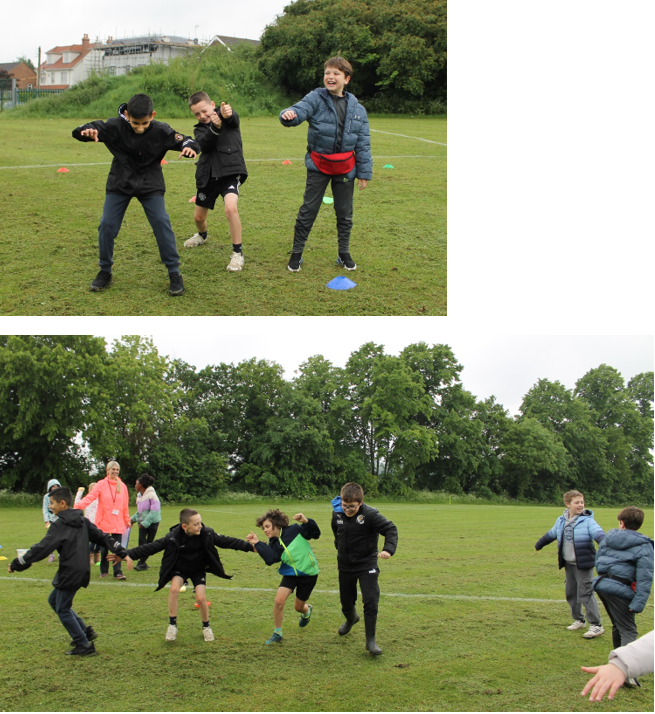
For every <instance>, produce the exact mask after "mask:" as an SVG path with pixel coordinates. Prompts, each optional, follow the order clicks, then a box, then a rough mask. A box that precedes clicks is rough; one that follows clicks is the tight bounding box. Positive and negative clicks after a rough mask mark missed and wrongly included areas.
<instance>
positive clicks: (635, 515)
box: [617, 506, 644, 531]
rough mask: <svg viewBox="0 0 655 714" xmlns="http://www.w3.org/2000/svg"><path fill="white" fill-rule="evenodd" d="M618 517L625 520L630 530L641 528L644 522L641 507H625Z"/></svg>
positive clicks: (624, 523)
mask: <svg viewBox="0 0 655 714" xmlns="http://www.w3.org/2000/svg"><path fill="white" fill-rule="evenodd" d="M617 519H618V520H619V521H623V525H624V526H625V527H626V528H627V529H628V530H629V531H638V530H639V529H640V528H641V524H642V523H643V522H644V512H643V511H642V510H641V508H636V507H635V506H628V507H627V508H624V509H623V510H622V511H621V513H619V515H618V516H617Z"/></svg>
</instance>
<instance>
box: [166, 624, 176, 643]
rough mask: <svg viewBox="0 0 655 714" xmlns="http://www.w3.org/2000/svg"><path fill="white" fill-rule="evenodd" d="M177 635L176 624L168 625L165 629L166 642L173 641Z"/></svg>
mask: <svg viewBox="0 0 655 714" xmlns="http://www.w3.org/2000/svg"><path fill="white" fill-rule="evenodd" d="M176 637H177V625H169V626H168V629H167V630H166V642H174V641H175V638H176Z"/></svg>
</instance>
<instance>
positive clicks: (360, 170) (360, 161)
mask: <svg viewBox="0 0 655 714" xmlns="http://www.w3.org/2000/svg"><path fill="white" fill-rule="evenodd" d="M359 111H362V112H363V113H364V121H363V122H362V128H361V131H360V132H359V134H358V135H357V143H356V144H355V167H356V178H359V179H366V180H367V181H369V180H370V179H371V178H372V176H373V158H372V157H371V134H370V131H369V127H368V115H367V114H366V109H364V107H362V106H361V104H360V106H359Z"/></svg>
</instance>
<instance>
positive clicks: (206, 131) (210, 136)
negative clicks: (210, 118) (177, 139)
mask: <svg viewBox="0 0 655 714" xmlns="http://www.w3.org/2000/svg"><path fill="white" fill-rule="evenodd" d="M220 132H221V130H220V129H216V127H215V126H214V125H213V124H209V125H203V126H201V127H194V129H193V135H194V137H195V142H196V144H197V145H198V148H199V150H200V152H201V153H202V152H207V151H211V150H212V149H214V148H215V147H216V143H217V142H218V137H219V136H220V135H221V133H220Z"/></svg>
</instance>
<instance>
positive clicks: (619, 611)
mask: <svg viewBox="0 0 655 714" xmlns="http://www.w3.org/2000/svg"><path fill="white" fill-rule="evenodd" d="M617 518H618V521H619V527H618V528H612V529H611V530H609V531H607V533H606V534H605V539H604V540H603V542H602V543H601V544H600V546H599V548H598V553H597V554H596V572H597V573H598V577H596V578H595V579H594V590H595V591H596V592H597V593H598V597H599V598H600V599H601V602H602V603H603V605H604V606H605V609H606V610H607V614H608V615H609V618H610V620H611V621H612V645H613V647H614V649H616V648H617V647H623V646H625V645H627V644H629V643H630V642H634V641H635V640H636V639H637V637H638V635H637V627H636V625H635V612H643V610H644V607H645V606H646V602H647V601H648V596H649V595H650V589H651V584H652V580H653V541H652V540H651V539H650V538H649V537H648V536H645V535H643V534H642V533H637V531H638V530H639V529H640V528H641V524H642V523H643V522H644V512H643V511H642V510H641V508H634V507H633V506H630V507H628V508H624V509H623V510H622V511H621V512H620V513H619V515H618V516H617ZM626 684H628V686H630V685H632V686H637V685H638V682H636V680H632V679H629V680H627V681H626Z"/></svg>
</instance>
